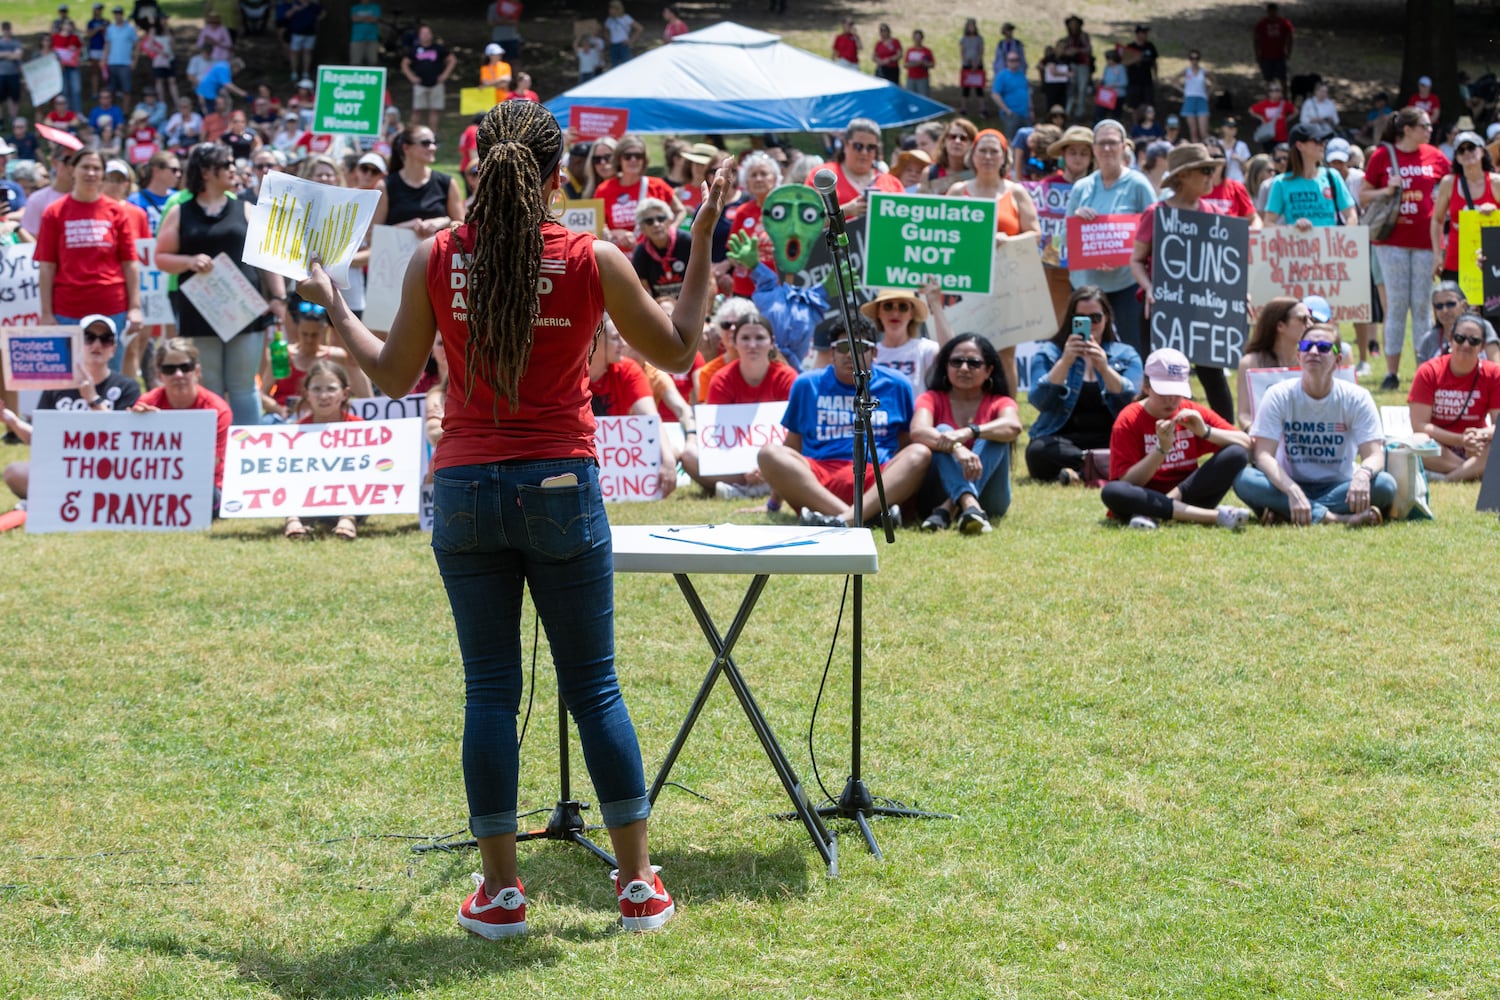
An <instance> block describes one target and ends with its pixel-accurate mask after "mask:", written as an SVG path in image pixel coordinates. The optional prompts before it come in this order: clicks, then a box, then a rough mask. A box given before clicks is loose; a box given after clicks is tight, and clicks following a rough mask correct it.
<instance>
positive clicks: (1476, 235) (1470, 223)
mask: <svg viewBox="0 0 1500 1000" xmlns="http://www.w3.org/2000/svg"><path fill="white" fill-rule="evenodd" d="M1496 226H1500V212H1490V213H1489V214H1485V213H1484V212H1481V211H1479V210H1478V209H1472V208H1466V209H1464V210H1463V211H1461V212H1459V213H1458V285H1459V287H1460V288H1462V289H1463V290H1464V298H1466V299H1468V300H1469V301H1470V302H1483V301H1484V279H1483V276H1482V275H1481V274H1480V273H1479V249H1480V246H1481V245H1482V244H1481V242H1480V234H1481V233H1482V232H1484V231H1485V230H1487V229H1493V228H1495V227H1496ZM1485 256H1486V257H1487V258H1488V259H1489V261H1490V263H1495V258H1494V257H1491V256H1490V255H1489V254H1485Z"/></svg>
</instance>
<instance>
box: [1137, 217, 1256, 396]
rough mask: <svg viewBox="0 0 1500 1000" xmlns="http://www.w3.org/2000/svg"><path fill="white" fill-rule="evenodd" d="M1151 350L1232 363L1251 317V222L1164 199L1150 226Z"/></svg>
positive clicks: (1206, 362) (1196, 361)
mask: <svg viewBox="0 0 1500 1000" xmlns="http://www.w3.org/2000/svg"><path fill="white" fill-rule="evenodd" d="M1151 233H1152V235H1151V239H1152V243H1151V294H1152V296H1153V298H1154V299H1155V303H1154V304H1153V305H1152V307H1151V318H1150V322H1151V349H1152V350H1153V351H1154V350H1157V349H1159V348H1162V347H1171V348H1175V349H1176V350H1179V351H1181V352H1182V353H1183V354H1186V355H1187V358H1188V360H1189V361H1191V362H1192V363H1193V364H1195V365H1207V366H1209V367H1212V368H1233V367H1235V365H1237V364H1239V360H1240V354H1241V353H1242V352H1243V351H1244V348H1245V331H1246V328H1247V326H1248V324H1249V310H1248V309H1247V308H1246V305H1247V303H1246V301H1245V296H1246V290H1247V288H1248V285H1249V281H1250V269H1249V266H1248V264H1247V258H1248V254H1249V250H1248V244H1249V239H1250V223H1249V222H1248V221H1247V220H1245V219H1236V218H1234V217H1233V216H1228V215H1212V214H1210V213H1208V212H1189V211H1183V210H1181V209H1176V208H1169V207H1167V206H1161V207H1159V208H1157V209H1155V210H1154V218H1153V220H1152V228H1151Z"/></svg>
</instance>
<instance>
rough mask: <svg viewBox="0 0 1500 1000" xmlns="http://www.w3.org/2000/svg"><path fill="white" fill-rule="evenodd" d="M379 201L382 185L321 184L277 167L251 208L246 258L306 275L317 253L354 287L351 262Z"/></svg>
mask: <svg viewBox="0 0 1500 1000" xmlns="http://www.w3.org/2000/svg"><path fill="white" fill-rule="evenodd" d="M379 203H380V192H379V191H364V190H360V189H358V188H342V187H333V186H331V185H328V184H315V183H313V182H312V181H307V180H303V179H302V178H300V177H296V176H294V175H292V174H286V173H282V172H281V171H279V170H273V171H271V172H270V173H268V174H266V176H265V179H264V180H262V181H261V182H260V195H259V196H258V197H257V198H256V200H255V204H254V205H251V206H249V207H248V208H247V209H246V214H247V215H248V221H249V228H248V230H247V231H246V233H245V252H244V260H245V263H246V264H249V265H250V266H251V267H258V268H262V269H263V270H267V271H273V272H275V273H276V274H280V275H283V276H285V277H288V278H291V279H292V280H294V281H301V280H302V279H304V278H306V277H307V268H308V265H309V264H310V263H311V261H312V258H313V257H314V256H316V257H317V258H318V260H319V261H320V262H321V263H322V265H323V269H324V270H325V271H327V272H328V276H329V277H330V278H332V279H333V281H334V283H335V284H336V285H338V286H339V287H340V288H348V287H349V262H350V261H351V260H353V259H354V254H355V253H356V252H357V251H358V250H359V248H360V245H361V244H362V243H363V242H364V239H365V231H366V230H368V229H369V228H370V221H371V220H372V219H374V218H375V206H376V205H378V204H379Z"/></svg>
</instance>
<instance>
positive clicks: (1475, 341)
mask: <svg viewBox="0 0 1500 1000" xmlns="http://www.w3.org/2000/svg"><path fill="white" fill-rule="evenodd" d="M1450 336H1452V337H1453V342H1454V343H1455V344H1468V345H1469V346H1470V347H1478V346H1479V345H1481V344H1483V343H1484V338H1483V337H1481V336H1479V335H1478V334H1475V335H1474V336H1472V337H1469V336H1465V335H1464V334H1462V333H1455V334H1450Z"/></svg>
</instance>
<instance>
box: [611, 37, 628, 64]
mask: <svg viewBox="0 0 1500 1000" xmlns="http://www.w3.org/2000/svg"><path fill="white" fill-rule="evenodd" d="M628 62H630V43H629V42H610V43H609V67H610V69H614V68H615V67H616V66H620V65H623V64H625V63H628Z"/></svg>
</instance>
